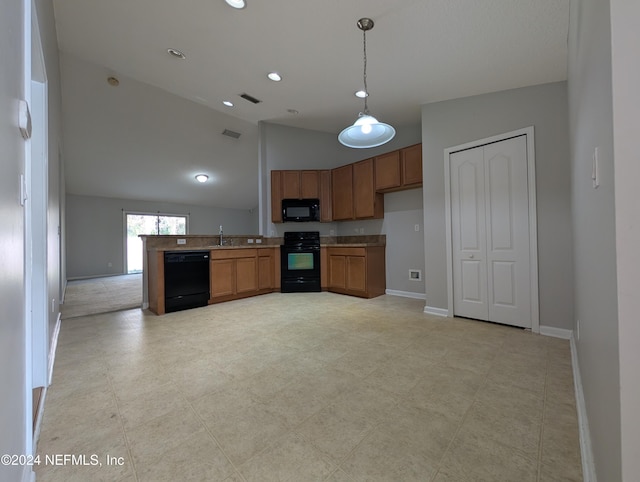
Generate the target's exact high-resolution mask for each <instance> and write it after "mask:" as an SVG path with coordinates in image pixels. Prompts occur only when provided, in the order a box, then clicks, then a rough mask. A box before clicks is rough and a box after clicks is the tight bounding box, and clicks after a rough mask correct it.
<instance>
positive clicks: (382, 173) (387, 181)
mask: <svg viewBox="0 0 640 482" xmlns="http://www.w3.org/2000/svg"><path fill="white" fill-rule="evenodd" d="M375 169H376V176H375V177H376V191H383V190H385V189H394V188H398V187H400V184H401V182H402V181H401V178H400V151H393V152H389V153H388V154H383V155H382V156H377V157H376V158H375Z"/></svg>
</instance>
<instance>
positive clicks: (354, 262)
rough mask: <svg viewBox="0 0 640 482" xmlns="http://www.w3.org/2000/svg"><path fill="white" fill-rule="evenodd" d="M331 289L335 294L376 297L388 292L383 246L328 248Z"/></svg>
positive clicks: (328, 280)
mask: <svg viewBox="0 0 640 482" xmlns="http://www.w3.org/2000/svg"><path fill="white" fill-rule="evenodd" d="M326 256H327V271H328V274H327V283H328V290H329V291H333V292H335V293H342V294H346V295H353V296H360V297H362V298H373V297H376V296H380V295H382V294H384V292H385V289H386V281H385V261H384V247H383V246H369V247H340V246H336V247H334V246H328V247H327V251H326Z"/></svg>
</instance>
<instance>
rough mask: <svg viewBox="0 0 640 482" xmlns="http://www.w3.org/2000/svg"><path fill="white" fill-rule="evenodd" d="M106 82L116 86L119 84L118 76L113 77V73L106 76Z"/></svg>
mask: <svg viewBox="0 0 640 482" xmlns="http://www.w3.org/2000/svg"><path fill="white" fill-rule="evenodd" d="M107 83H108V84H109V85H110V86H112V87H118V86H119V85H120V81H119V80H118V78H117V77H114V76H113V75H112V76H111V77H108V78H107Z"/></svg>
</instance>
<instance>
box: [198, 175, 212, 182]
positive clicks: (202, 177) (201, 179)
mask: <svg viewBox="0 0 640 482" xmlns="http://www.w3.org/2000/svg"><path fill="white" fill-rule="evenodd" d="M196 180H197V181H198V182H207V181H208V180H209V176H207V175H206V174H198V175H197V176H196Z"/></svg>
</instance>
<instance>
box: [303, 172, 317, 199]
mask: <svg viewBox="0 0 640 482" xmlns="http://www.w3.org/2000/svg"><path fill="white" fill-rule="evenodd" d="M300 195H301V197H302V199H319V198H320V179H319V176H318V171H300Z"/></svg>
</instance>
